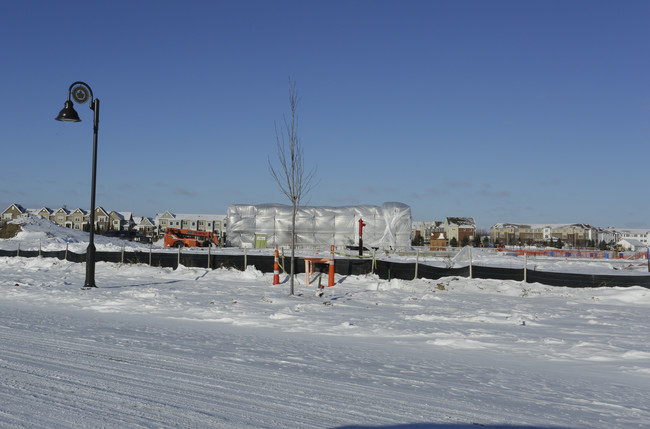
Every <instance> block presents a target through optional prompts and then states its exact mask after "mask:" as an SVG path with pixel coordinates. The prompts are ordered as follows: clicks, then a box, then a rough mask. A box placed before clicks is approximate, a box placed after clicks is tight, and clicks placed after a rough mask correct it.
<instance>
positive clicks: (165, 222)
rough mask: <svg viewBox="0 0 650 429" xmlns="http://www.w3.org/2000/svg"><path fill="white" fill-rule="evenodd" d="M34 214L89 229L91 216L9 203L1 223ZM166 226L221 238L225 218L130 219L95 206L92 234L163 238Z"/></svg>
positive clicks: (165, 216) (78, 211)
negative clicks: (123, 232)
mask: <svg viewBox="0 0 650 429" xmlns="http://www.w3.org/2000/svg"><path fill="white" fill-rule="evenodd" d="M26 214H33V215H36V216H40V217H42V218H44V219H49V220H50V221H52V222H54V223H56V224H58V225H61V226H63V227H66V228H72V229H78V230H82V231H88V230H89V226H88V225H89V224H90V213H89V212H88V211H87V210H83V209H79V208H78V209H75V210H68V209H67V208H65V207H62V208H60V209H56V210H52V209H49V208H47V207H42V208H40V209H26V208H24V207H23V206H21V205H20V204H15V203H14V204H11V205H10V206H9V207H8V208H7V209H5V210H4V211H3V212H2V215H1V216H0V224H2V223H4V222H8V221H11V220H14V219H17V218H19V217H21V216H24V215H26ZM167 227H173V228H183V229H194V230H198V231H210V232H216V233H218V234H219V237H221V238H222V239H223V238H224V237H225V232H226V215H207V214H174V213H172V212H170V211H165V212H164V213H160V214H157V215H156V217H155V218H150V217H138V216H133V215H132V213H131V212H118V211H110V212H109V211H107V210H104V208H102V207H100V206H98V207H97V208H96V209H95V231H97V232H98V233H103V232H106V231H138V232H140V233H142V234H144V235H146V236H149V237H151V236H154V235H162V234H164V233H165V229H166V228H167Z"/></svg>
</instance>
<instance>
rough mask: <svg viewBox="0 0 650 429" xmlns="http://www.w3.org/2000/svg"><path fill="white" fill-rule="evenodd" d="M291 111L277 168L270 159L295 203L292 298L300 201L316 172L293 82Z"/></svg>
mask: <svg viewBox="0 0 650 429" xmlns="http://www.w3.org/2000/svg"><path fill="white" fill-rule="evenodd" d="M289 108H290V115H291V116H290V117H289V118H287V117H285V118H284V128H283V130H281V132H278V127H277V124H276V126H275V142H276V146H277V155H278V160H277V161H278V166H277V167H274V166H273V164H272V163H271V160H270V159H269V170H270V172H271V176H273V179H275V181H276V182H277V184H278V186H280V189H281V190H282V192H283V193H284V195H286V196H287V198H289V200H290V201H291V207H292V209H293V210H292V214H291V269H290V274H289V278H290V280H289V281H290V292H289V294H290V295H293V293H294V274H295V255H296V253H295V249H296V215H297V213H298V208H299V207H300V201H301V200H302V199H303V197H305V196H306V195H307V194H308V193H309V191H310V190H311V188H312V181H313V179H314V174H315V170H314V169H311V170H309V171H305V164H304V153H303V150H302V145H301V143H300V138H299V137H298V116H297V110H298V94H297V92H296V84H295V82H294V81H292V80H291V79H289Z"/></svg>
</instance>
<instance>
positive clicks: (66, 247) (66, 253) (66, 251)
mask: <svg viewBox="0 0 650 429" xmlns="http://www.w3.org/2000/svg"><path fill="white" fill-rule="evenodd" d="M65 260H66V261H67V260H68V243H65Z"/></svg>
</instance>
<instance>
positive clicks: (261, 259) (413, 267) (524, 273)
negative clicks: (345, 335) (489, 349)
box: [0, 249, 650, 288]
mask: <svg viewBox="0 0 650 429" xmlns="http://www.w3.org/2000/svg"><path fill="white" fill-rule="evenodd" d="M3 256H4V257H15V256H19V257H27V258H34V257H44V258H57V259H60V260H67V261H71V262H85V261H86V254H85V253H82V254H78V253H74V252H69V251H67V250H61V251H40V250H17V251H15V250H11V251H10V250H0V257H3ZM95 259H96V261H102V262H112V263H127V264H146V265H150V266H156V267H169V268H174V269H176V268H178V267H179V266H185V267H195V268H208V269H216V268H232V269H237V270H245V269H246V267H248V266H255V268H256V269H258V270H260V271H262V272H264V273H272V272H273V262H274V257H273V256H267V255H247V254H246V252H244V253H243V254H242V253H240V252H238V253H233V254H224V253H219V254H211V253H210V252H207V253H197V252H190V253H183V252H181V251H180V249H179V251H178V252H177V253H173V252H152V251H149V252H127V251H122V252H103V251H97V252H96V253H95ZM288 264H289V258H288V257H282V258H281V265H282V267H284V268H285V269H288ZM328 268H329V267H328V264H326V263H316V264H315V267H314V271H315V272H320V273H325V274H327V272H328ZM334 270H335V273H336V274H339V275H341V276H349V275H365V274H371V273H373V274H376V275H377V276H378V277H379V278H381V279H384V280H391V279H402V280H413V279H415V278H426V279H432V280H436V279H440V278H443V277H450V276H458V277H470V278H480V279H495V280H515V281H521V282H527V283H541V284H545V285H549V286H565V287H574V288H592V287H631V286H641V287H645V288H650V273H648V274H640V273H636V274H635V275H632V274H628V275H624V274H621V275H602V274H593V275H592V274H574V273H564V272H546V271H537V270H528V269H526V268H524V269H516V268H501V267H488V266H481V265H468V266H465V267H460V268H442V267H434V266H431V265H427V264H423V263H413V262H410V263H409V262H394V261H383V260H380V259H373V258H356V257H336V258H335V263H334ZM295 271H296V274H300V273H304V272H305V264H304V258H300V257H297V258H296V264H295Z"/></svg>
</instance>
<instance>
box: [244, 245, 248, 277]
mask: <svg viewBox="0 0 650 429" xmlns="http://www.w3.org/2000/svg"><path fill="white" fill-rule="evenodd" d="M246 249H248V248H247V247H244V271H246V267H248V251H247V250H246Z"/></svg>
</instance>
